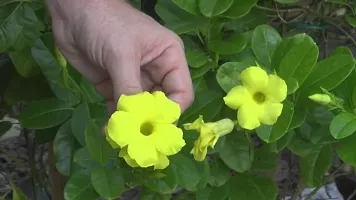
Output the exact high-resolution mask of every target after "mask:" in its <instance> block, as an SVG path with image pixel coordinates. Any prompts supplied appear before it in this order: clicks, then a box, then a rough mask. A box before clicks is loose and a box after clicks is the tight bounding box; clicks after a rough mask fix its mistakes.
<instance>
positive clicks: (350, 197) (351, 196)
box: [346, 189, 356, 200]
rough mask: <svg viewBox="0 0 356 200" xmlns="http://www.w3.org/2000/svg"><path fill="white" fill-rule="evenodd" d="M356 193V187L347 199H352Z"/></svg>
mask: <svg viewBox="0 0 356 200" xmlns="http://www.w3.org/2000/svg"><path fill="white" fill-rule="evenodd" d="M355 195H356V189H355V190H354V191H353V192H352V193H351V194H350V196H349V197H347V199H346V200H351V199H352V198H353V197H354V196H355Z"/></svg>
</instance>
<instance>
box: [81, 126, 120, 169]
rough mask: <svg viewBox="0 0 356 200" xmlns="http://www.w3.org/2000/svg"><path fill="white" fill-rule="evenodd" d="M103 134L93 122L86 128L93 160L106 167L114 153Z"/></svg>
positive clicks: (86, 139)
mask: <svg viewBox="0 0 356 200" xmlns="http://www.w3.org/2000/svg"><path fill="white" fill-rule="evenodd" d="M101 134H102V130H101V129H100V128H99V127H98V126H97V125H96V124H95V123H94V122H93V121H89V122H88V124H87V126H86V128H85V141H86V145H87V147H88V150H89V152H90V154H91V155H92V156H93V158H94V159H95V160H96V161H98V162H99V163H100V164H101V165H104V164H105V163H106V162H107V160H108V159H109V158H110V156H111V155H112V154H113V152H114V151H113V149H112V148H111V146H110V144H109V143H108V142H107V141H106V139H105V137H104V136H103V135H101Z"/></svg>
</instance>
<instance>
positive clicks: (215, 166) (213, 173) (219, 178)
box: [209, 158, 230, 187]
mask: <svg viewBox="0 0 356 200" xmlns="http://www.w3.org/2000/svg"><path fill="white" fill-rule="evenodd" d="M229 178H230V173H229V168H227V167H226V165H225V164H224V163H223V162H222V161H221V160H220V159H218V158H215V159H214V160H213V161H212V163H211V168H210V178H209V184H210V185H211V186H214V187H220V186H223V185H224V184H225V183H226V182H227V181H228V180H229Z"/></svg>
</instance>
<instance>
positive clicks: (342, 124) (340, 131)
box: [330, 113, 356, 139]
mask: <svg viewBox="0 0 356 200" xmlns="http://www.w3.org/2000/svg"><path fill="white" fill-rule="evenodd" d="M355 131H356V116H355V115H353V114H351V113H341V114H339V115H337V116H336V117H335V118H334V119H333V120H332V122H331V124H330V133H331V135H332V136H333V137H334V138H336V139H342V138H345V137H348V136H350V135H351V134H353V133H355Z"/></svg>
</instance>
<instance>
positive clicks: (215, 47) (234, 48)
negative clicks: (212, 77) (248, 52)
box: [208, 32, 247, 55]
mask: <svg viewBox="0 0 356 200" xmlns="http://www.w3.org/2000/svg"><path fill="white" fill-rule="evenodd" d="M246 45H247V37H246V36H245V35H244V34H241V33H238V32H235V33H233V34H232V35H230V36H229V37H228V38H226V39H224V40H223V39H214V40H210V41H209V42H208V48H209V50H211V51H213V52H215V53H218V54H221V55H231V54H236V53H239V52H241V51H242V50H243V49H244V48H245V47H246Z"/></svg>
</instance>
